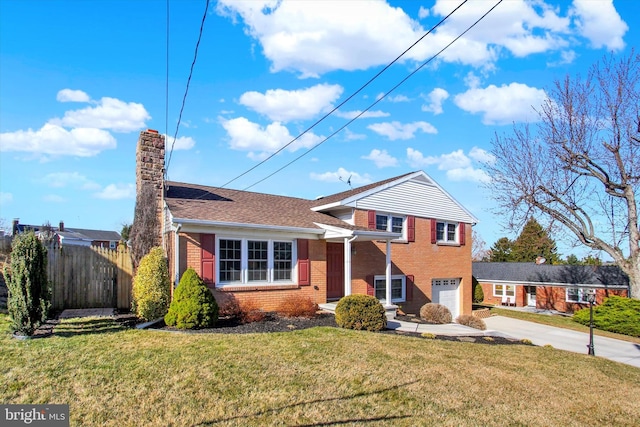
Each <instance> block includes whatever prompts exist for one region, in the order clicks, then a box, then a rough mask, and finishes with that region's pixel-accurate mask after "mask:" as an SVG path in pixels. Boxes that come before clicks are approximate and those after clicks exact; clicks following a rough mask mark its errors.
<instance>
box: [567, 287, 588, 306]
mask: <svg viewBox="0 0 640 427" xmlns="http://www.w3.org/2000/svg"><path fill="white" fill-rule="evenodd" d="M566 291H567V297H566V301H567V302H575V303H579V304H589V289H586V288H567V290H566Z"/></svg>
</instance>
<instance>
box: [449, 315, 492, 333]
mask: <svg viewBox="0 0 640 427" xmlns="http://www.w3.org/2000/svg"><path fill="white" fill-rule="evenodd" d="M456 322H458V323H459V324H461V325H465V326H469V327H471V328H474V329H480V330H481V331H484V330H485V329H487V324H486V323H484V320H482V319H481V318H479V317H476V316H472V315H471V314H461V315H460V316H458V317H457V318H456Z"/></svg>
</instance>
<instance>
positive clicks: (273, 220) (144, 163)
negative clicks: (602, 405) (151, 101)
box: [136, 131, 477, 317]
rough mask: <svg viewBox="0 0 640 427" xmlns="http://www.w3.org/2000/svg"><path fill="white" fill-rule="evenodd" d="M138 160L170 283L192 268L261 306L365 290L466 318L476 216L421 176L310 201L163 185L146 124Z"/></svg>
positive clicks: (158, 154)
mask: <svg viewBox="0 0 640 427" xmlns="http://www.w3.org/2000/svg"><path fill="white" fill-rule="evenodd" d="M137 158H138V167H137V174H136V175H137V188H138V191H140V188H141V185H143V183H145V182H146V183H149V184H151V185H154V186H155V188H156V191H157V192H156V196H157V197H158V200H159V201H160V200H161V202H160V203H159V205H158V206H159V207H162V209H158V215H161V216H162V218H163V222H162V223H163V224H164V225H163V233H162V236H161V237H162V239H161V240H162V241H163V242H164V246H165V249H166V251H167V254H168V257H169V265H170V269H171V271H172V272H171V274H172V277H174V280H175V282H176V284H177V282H178V280H179V278H180V276H181V275H182V273H183V272H184V271H185V270H186V269H187V268H188V267H192V268H193V269H195V271H196V272H198V274H199V275H200V276H201V277H202V278H203V279H204V281H205V282H206V283H207V284H208V285H209V287H210V288H211V289H212V290H213V293H214V295H215V296H216V299H218V301H219V302H223V301H224V300H225V299H227V298H231V297H233V298H236V299H237V300H240V301H243V300H248V299H251V300H253V301H255V302H256V303H257V304H258V305H259V306H260V307H262V308H263V309H266V310H273V309H276V308H277V306H278V304H279V303H280V302H281V301H282V300H283V299H286V298H288V297H290V296H293V295H302V296H306V297H309V298H311V299H312V300H313V301H314V302H316V303H318V304H322V303H325V302H328V301H337V300H338V299H340V298H341V297H343V296H345V295H349V294H369V295H375V296H376V297H377V298H378V299H379V300H380V301H381V302H382V303H383V304H385V306H387V308H388V309H393V308H394V306H395V305H398V306H401V308H402V310H403V311H405V312H408V313H417V312H419V309H420V307H421V306H422V305H423V304H425V303H427V302H431V301H433V302H439V303H441V304H444V305H446V306H447V307H449V309H450V310H451V311H452V314H453V316H454V317H456V316H457V315H459V314H463V313H464V314H470V313H471V303H472V295H471V288H472V278H471V226H472V225H473V224H474V223H475V222H476V221H477V220H476V218H475V217H474V216H473V215H472V214H471V213H469V211H467V210H466V209H465V208H464V207H462V206H461V205H460V204H459V203H458V202H456V201H455V200H454V199H453V198H452V197H451V196H450V195H449V194H448V193H447V192H446V191H444V190H443V189H442V188H441V187H440V186H439V185H438V184H437V183H436V182H435V181H433V179H432V178H430V177H429V176H428V175H427V174H426V173H424V172H422V171H417V172H412V173H408V174H405V175H401V176H398V177H395V178H390V179H387V180H384V181H381V182H376V183H373V184H369V185H366V186H363V187H360V188H356V189H352V190H349V191H345V192H342V193H339V194H334V195H332V196H328V197H322V198H319V199H317V200H308V199H300V198H294V197H285V196H276V195H270V194H262V193H253V192H247V191H239V190H232V189H227V188H216V187H208V186H203V185H197V184H186V183H180V182H172V181H166V182H165V181H163V172H164V171H163V169H162V167H159V165H164V139H163V137H162V136H161V135H158V134H157V133H155V132H154V131H146V132H142V133H141V136H140V140H139V142H138V153H137ZM159 240H160V239H159Z"/></svg>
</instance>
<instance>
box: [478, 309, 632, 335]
mask: <svg viewBox="0 0 640 427" xmlns="http://www.w3.org/2000/svg"><path fill="white" fill-rule="evenodd" d="M489 308H490V309H491V313H493V314H499V315H500V316H504V317H511V318H514V319H521V320H528V321H530V322H536V323H541V324H543V325H549V326H556V327H558V328H565V329H571V330H574V331H580V332H589V327H588V326H584V325H581V324H580V323H577V322H574V321H573V320H572V319H571V317H567V316H555V315H552V316H550V315H548V314H536V313H528V312H525V311H517V310H509V309H507V308H498V307H489ZM593 333H594V334H596V335H601V336H603V337H609V338H616V339H619V340H623V341H629V342H633V343H636V344H640V338H637V337H632V336H629V335H622V334H616V333H614V332H609V331H602V330H599V329H594V330H593Z"/></svg>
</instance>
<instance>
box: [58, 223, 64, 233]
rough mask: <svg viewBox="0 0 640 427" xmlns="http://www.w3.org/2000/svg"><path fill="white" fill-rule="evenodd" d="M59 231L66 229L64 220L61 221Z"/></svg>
mask: <svg viewBox="0 0 640 427" xmlns="http://www.w3.org/2000/svg"><path fill="white" fill-rule="evenodd" d="M58 231H64V221H60V226H59V227H58Z"/></svg>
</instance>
